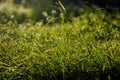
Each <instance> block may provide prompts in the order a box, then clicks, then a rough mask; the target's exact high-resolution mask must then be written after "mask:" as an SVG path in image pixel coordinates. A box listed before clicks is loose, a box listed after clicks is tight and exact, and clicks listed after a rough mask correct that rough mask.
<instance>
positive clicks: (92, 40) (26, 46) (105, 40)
mask: <svg viewBox="0 0 120 80" xmlns="http://www.w3.org/2000/svg"><path fill="white" fill-rule="evenodd" d="M119 19H120V15H119V13H118V14H115V15H107V14H105V13H103V12H101V11H99V10H98V11H95V12H87V13H85V14H83V15H81V16H79V17H77V18H75V17H73V19H72V21H73V24H74V26H75V27H73V26H72V25H71V24H70V23H69V22H66V23H54V24H51V25H45V26H44V25H37V24H34V25H33V24H31V23H23V24H17V26H15V25H13V24H12V22H8V23H7V24H1V25H0V80H117V79H118V80H119V79H120V77H119V74H120V23H119ZM38 24H39V23H38Z"/></svg>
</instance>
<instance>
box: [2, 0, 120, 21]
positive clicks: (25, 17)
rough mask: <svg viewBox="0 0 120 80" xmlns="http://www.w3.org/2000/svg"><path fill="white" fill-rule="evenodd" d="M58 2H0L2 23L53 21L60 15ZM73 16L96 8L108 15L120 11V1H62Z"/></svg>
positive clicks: (54, 0) (30, 0)
mask: <svg viewBox="0 0 120 80" xmlns="http://www.w3.org/2000/svg"><path fill="white" fill-rule="evenodd" d="M57 1H58V0H0V22H1V23H6V22H7V21H9V19H14V20H16V21H17V22H18V23H22V22H25V21H34V22H37V21H43V22H45V21H47V20H49V19H52V20H53V21H54V20H55V18H57V17H58V16H59V14H60V11H59V7H58V6H57V5H56V3H57ZM61 1H62V3H63V4H64V6H65V8H66V9H67V11H68V12H69V13H70V14H71V15H72V16H80V15H81V14H84V13H86V12H87V11H89V10H90V9H92V8H94V7H96V8H98V9H103V10H105V11H107V12H108V13H111V12H116V11H119V8H120V5H119V4H120V0H61Z"/></svg>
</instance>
